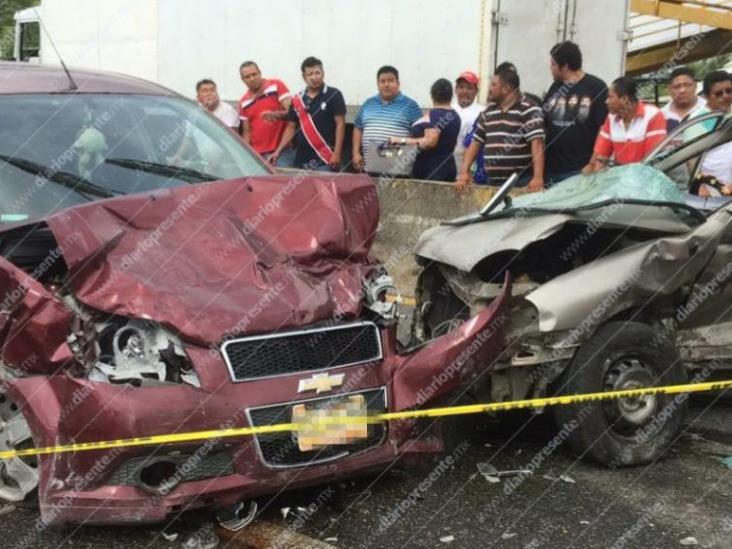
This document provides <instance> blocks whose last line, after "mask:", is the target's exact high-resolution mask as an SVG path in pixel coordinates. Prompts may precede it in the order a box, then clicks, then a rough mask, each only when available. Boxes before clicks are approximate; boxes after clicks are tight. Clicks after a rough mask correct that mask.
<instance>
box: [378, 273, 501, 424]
mask: <svg viewBox="0 0 732 549" xmlns="http://www.w3.org/2000/svg"><path fill="white" fill-rule="evenodd" d="M510 296H511V278H510V275H509V274H507V275H506V279H505V283H504V285H503V292H502V293H501V294H500V295H499V296H498V297H496V299H494V300H493V301H492V302H491V304H490V305H489V306H488V307H486V309H485V310H483V311H481V312H480V313H479V314H477V315H475V316H474V317H472V318H470V319H469V320H468V321H466V322H464V323H463V324H462V325H461V326H460V327H459V328H457V329H456V330H454V331H452V332H450V333H449V334H446V335H444V336H442V337H439V338H437V339H434V340H432V341H430V342H429V343H427V344H426V345H424V346H422V347H420V348H419V349H417V350H416V351H414V352H413V353H411V354H408V355H405V356H403V357H402V359H401V360H400V361H398V363H397V365H396V367H395V369H394V372H393V373H392V384H393V398H394V409H395V410H396V411H399V410H405V409H408V408H413V407H415V406H417V407H420V406H423V405H425V404H427V403H428V402H430V401H434V400H436V399H438V398H439V397H441V396H445V395H447V394H449V393H451V392H453V391H455V390H456V389H457V388H458V387H460V385H462V383H463V381H465V380H466V379H467V378H468V377H469V376H470V375H472V374H476V373H480V372H481V371H484V370H485V369H487V368H489V367H490V365H491V364H492V363H493V362H494V361H495V359H496V358H497V357H498V356H499V354H500V353H501V351H502V350H503V347H504V344H505V326H506V325H507V324H508V320H509V312H508V303H509V299H510Z"/></svg>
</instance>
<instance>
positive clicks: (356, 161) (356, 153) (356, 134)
mask: <svg viewBox="0 0 732 549" xmlns="http://www.w3.org/2000/svg"><path fill="white" fill-rule="evenodd" d="M361 137H362V132H361V129H360V128H356V127H354V128H353V136H352V137H351V141H352V142H353V150H352V151H351V160H352V161H353V169H355V170H356V171H357V172H360V171H363V157H362V156H361Z"/></svg>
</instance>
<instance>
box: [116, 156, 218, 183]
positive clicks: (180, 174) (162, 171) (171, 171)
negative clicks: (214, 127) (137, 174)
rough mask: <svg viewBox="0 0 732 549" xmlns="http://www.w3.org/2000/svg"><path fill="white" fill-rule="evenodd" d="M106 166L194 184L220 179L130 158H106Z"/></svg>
mask: <svg viewBox="0 0 732 549" xmlns="http://www.w3.org/2000/svg"><path fill="white" fill-rule="evenodd" d="M105 162H106V163H107V164H112V165H113V166H120V167H121V168H130V169H132V170H140V171H142V172H146V173H152V174H155V175H162V176H163V177H175V178H180V179H182V180H183V181H185V182H186V183H194V182H197V181H216V180H217V179H221V178H220V177H217V176H215V175H210V174H207V173H203V172H199V171H197V170H192V169H190V168H183V167H181V166H171V165H169V164H158V163H157V162H148V161H147V160H133V159H131V158H107V159H106V160H105Z"/></svg>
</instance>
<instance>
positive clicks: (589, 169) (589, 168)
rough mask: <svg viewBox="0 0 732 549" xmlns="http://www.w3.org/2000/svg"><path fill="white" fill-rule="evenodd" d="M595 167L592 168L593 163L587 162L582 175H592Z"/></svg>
mask: <svg viewBox="0 0 732 549" xmlns="http://www.w3.org/2000/svg"><path fill="white" fill-rule="evenodd" d="M594 171H595V170H594V169H593V168H592V164H587V166H585V167H584V168H582V175H590V174H592V173H594Z"/></svg>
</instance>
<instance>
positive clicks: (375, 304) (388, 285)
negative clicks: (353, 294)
mask: <svg viewBox="0 0 732 549" xmlns="http://www.w3.org/2000/svg"><path fill="white" fill-rule="evenodd" d="M363 292H364V297H365V300H366V307H368V308H369V309H371V310H372V311H373V312H375V313H376V314H378V315H379V316H381V317H382V318H385V319H387V320H392V319H395V318H397V314H398V309H397V307H398V302H399V301H400V296H399V292H398V290H397V288H396V286H395V285H394V279H393V278H392V277H390V276H389V275H388V274H386V272H385V271H380V272H378V273H377V274H376V275H375V276H373V277H371V278H369V279H367V280H366V281H364V284H363Z"/></svg>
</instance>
